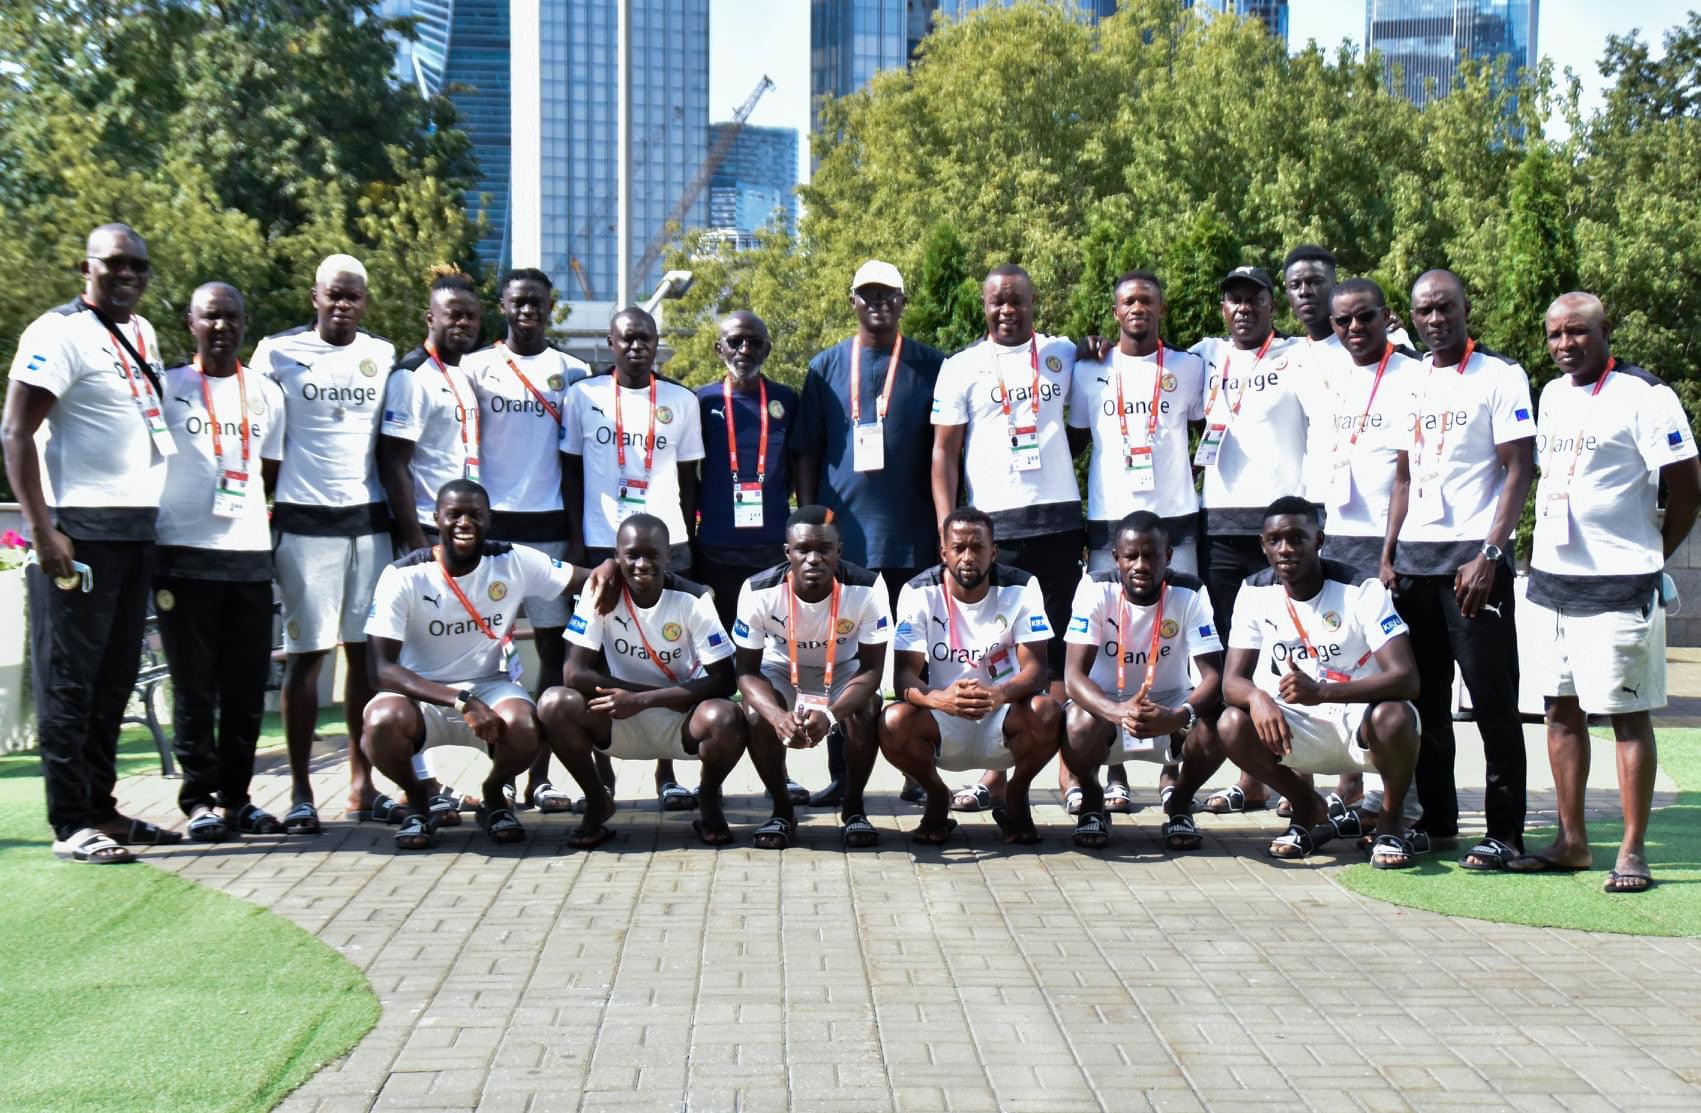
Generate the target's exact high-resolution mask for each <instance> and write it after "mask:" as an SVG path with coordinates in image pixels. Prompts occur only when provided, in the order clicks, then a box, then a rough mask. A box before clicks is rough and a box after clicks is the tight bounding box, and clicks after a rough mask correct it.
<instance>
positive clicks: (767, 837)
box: [750, 815, 797, 850]
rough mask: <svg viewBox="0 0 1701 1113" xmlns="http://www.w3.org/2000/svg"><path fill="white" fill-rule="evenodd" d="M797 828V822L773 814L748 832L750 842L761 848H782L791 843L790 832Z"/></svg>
mask: <svg viewBox="0 0 1701 1113" xmlns="http://www.w3.org/2000/svg"><path fill="white" fill-rule="evenodd" d="M796 830H797V822H796V821H795V820H790V819H781V818H780V817H779V816H777V815H776V816H774V817H773V818H772V819H770V820H768V822H766V823H764V824H762V826H760V827H758V828H756V830H754V831H752V832H750V842H751V845H753V846H758V847H761V848H762V849H763V850H784V849H785V848H786V847H788V846H790V845H791V836H792V832H793V831H796Z"/></svg>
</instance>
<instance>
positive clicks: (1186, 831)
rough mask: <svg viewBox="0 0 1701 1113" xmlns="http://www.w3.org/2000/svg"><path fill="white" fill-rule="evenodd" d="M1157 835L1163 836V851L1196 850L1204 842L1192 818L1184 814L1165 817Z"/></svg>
mask: <svg viewBox="0 0 1701 1113" xmlns="http://www.w3.org/2000/svg"><path fill="white" fill-rule="evenodd" d="M1159 833H1160V834H1161V835H1162V836H1163V840H1164V849H1165V850H1198V849H1199V848H1200V847H1201V846H1203V845H1204V842H1205V840H1204V838H1202V837H1201V836H1200V834H1199V828H1198V826H1197V825H1195V824H1194V822H1193V817H1192V816H1190V815H1188V814H1187V813H1186V812H1182V813H1181V814H1180V815H1169V816H1165V817H1164V825H1163V829H1162V830H1161V831H1160V832H1159Z"/></svg>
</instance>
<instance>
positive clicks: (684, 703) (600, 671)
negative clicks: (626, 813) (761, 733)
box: [539, 513, 745, 849]
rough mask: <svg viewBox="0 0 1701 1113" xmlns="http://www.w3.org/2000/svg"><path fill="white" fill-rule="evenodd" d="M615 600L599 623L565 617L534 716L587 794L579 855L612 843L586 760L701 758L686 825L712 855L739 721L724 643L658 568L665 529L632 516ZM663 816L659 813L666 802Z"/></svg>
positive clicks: (701, 590) (620, 549) (728, 838)
mask: <svg viewBox="0 0 1701 1113" xmlns="http://www.w3.org/2000/svg"><path fill="white" fill-rule="evenodd" d="M614 553H615V555H614V560H615V563H616V565H617V566H618V570H619V576H618V579H619V581H620V588H619V590H620V593H621V597H620V601H619V602H618V603H617V604H616V605H615V606H614V607H613V609H612V610H610V611H609V612H608V613H607V614H606V615H601V614H598V613H596V612H595V610H594V609H593V608H591V607H590V606H589V605H587V604H585V603H583V602H582V603H581V604H580V606H579V609H578V610H576V611H575V612H574V613H573V616H572V617H571V618H569V619H568V620H567V644H568V645H569V646H570V647H571V648H570V649H569V650H568V653H567V683H566V684H565V685H564V686H563V687H560V688H551V689H550V690H549V691H547V692H545V693H544V696H543V700H542V703H541V705H540V710H539V714H540V716H541V717H542V720H543V725H544V731H545V735H546V737H547V738H548V740H549V745H550V748H551V749H552V750H554V752H555V756H556V757H558V758H560V759H561V763H562V764H563V765H565V766H566V767H567V772H568V773H570V774H572V776H573V779H574V780H576V781H578V782H579V788H580V789H581V790H582V791H583V792H584V794H585V820H584V823H583V824H582V825H581V826H580V827H579V829H578V830H576V831H574V832H573V834H572V835H571V836H570V837H569V839H568V845H570V846H573V847H577V848H580V849H590V848H591V847H594V846H599V845H601V844H602V843H603V842H605V841H607V840H608V839H609V838H611V837H612V836H613V831H612V830H611V829H610V828H609V826H608V820H609V818H610V817H611V816H613V815H614V800H613V799H612V797H611V794H610V791H609V788H608V786H607V785H606V784H604V783H603V778H602V775H601V774H600V773H599V772H598V770H597V767H596V762H595V760H594V757H593V755H595V754H599V753H600V754H606V755H608V756H609V757H617V758H622V759H628V760H640V761H646V760H647V761H667V762H669V763H670V768H671V762H673V761H699V762H701V763H702V781H701V783H700V784H699V786H698V789H697V793H696V796H695V797H694V799H693V801H692V803H693V804H694V805H697V806H701V807H702V809H703V817H702V819H700V820H696V821H693V823H692V824H691V826H692V827H693V828H694V829H695V830H696V832H697V836H698V838H700V839H702V840H703V842H705V843H707V844H708V845H710V846H724V845H725V844H727V843H730V842H732V841H733V836H732V831H731V830H730V829H729V828H728V827H727V822H726V815H725V813H724V812H723V810H722V804H721V785H722V783H723V782H725V780H726V778H727V774H728V773H731V772H732V769H733V767H734V766H735V765H737V764H738V759H739V757H740V755H742V754H743V753H744V742H745V729H744V716H743V715H742V714H741V713H740V712H739V710H738V708H737V707H736V706H735V705H734V704H733V703H732V702H731V700H730V698H729V697H731V695H732V693H733V691H734V689H735V688H736V687H737V681H736V680H735V678H734V676H733V666H732V656H733V651H734V650H733V644H732V638H731V637H730V636H728V634H727V632H726V630H725V629H724V628H722V626H721V621H720V619H719V618H718V617H717V616H716V615H715V604H714V600H713V599H711V598H710V596H709V591H708V589H707V588H705V587H703V586H702V585H701V584H695V583H692V582H691V581H690V580H686V579H682V578H680V577H678V576H675V575H673V574H672V573H671V572H669V571H668V570H667V568H668V561H669V559H670V555H669V545H668V532H667V523H665V522H663V521H662V520H661V519H660V518H658V517H656V516H655V515H654V514H648V513H639V514H633V515H630V516H628V517H627V518H626V520H625V521H623V522H622V523H620V528H619V529H618V530H617V531H616V532H615V548H614ZM663 808H664V810H668V809H667V806H666V801H665V800H664V801H663Z"/></svg>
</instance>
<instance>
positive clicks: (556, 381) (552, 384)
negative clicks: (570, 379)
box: [548, 375, 567, 390]
mask: <svg viewBox="0 0 1701 1113" xmlns="http://www.w3.org/2000/svg"><path fill="white" fill-rule="evenodd" d="M548 382H549V389H550V390H560V389H561V388H562V387H564V386H566V385H567V378H566V376H564V375H551V376H550V377H549V380H548Z"/></svg>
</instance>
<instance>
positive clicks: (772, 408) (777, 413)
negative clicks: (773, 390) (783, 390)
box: [768, 398, 786, 418]
mask: <svg viewBox="0 0 1701 1113" xmlns="http://www.w3.org/2000/svg"><path fill="white" fill-rule="evenodd" d="M785 415H786V408H785V407H784V406H782V405H780V400H779V399H778V398H775V399H774V400H773V401H771V402H769V403H768V416H769V417H772V418H782V417H784V416H785Z"/></svg>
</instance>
